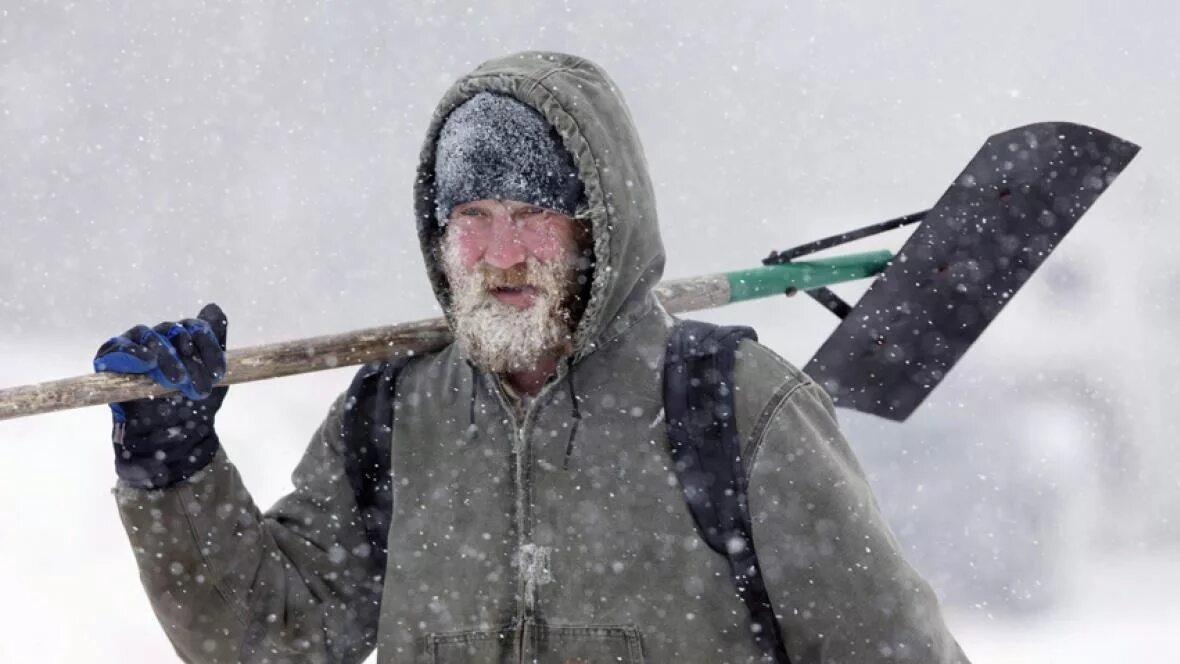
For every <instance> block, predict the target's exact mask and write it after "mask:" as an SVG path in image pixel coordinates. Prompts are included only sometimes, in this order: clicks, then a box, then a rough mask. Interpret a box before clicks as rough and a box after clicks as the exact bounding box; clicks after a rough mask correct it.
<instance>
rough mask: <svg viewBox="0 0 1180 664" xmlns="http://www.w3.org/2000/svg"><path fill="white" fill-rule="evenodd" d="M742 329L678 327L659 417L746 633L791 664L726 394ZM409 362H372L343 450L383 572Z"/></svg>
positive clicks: (361, 380) (352, 400)
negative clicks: (396, 399) (399, 387)
mask: <svg viewBox="0 0 1180 664" xmlns="http://www.w3.org/2000/svg"><path fill="white" fill-rule="evenodd" d="M757 338H758V336H757V335H756V334H755V333H754V330H752V329H750V328H748V327H720V326H716V325H712V324H709V323H702V322H699V321H688V320H677V321H676V325H675V326H674V327H673V328H672V333H671V334H670V335H669V337H668V343H667V349H666V353H665V358H664V380H663V388H664V419H665V422H666V426H667V436H668V442H669V447H670V448H671V450H670V451H671V455H672V465H673V467H674V468H675V471H676V476H677V478H678V479H679V481H680V486H681V490H682V491H683V493H684V498H685V501H686V502H687V503H688V508H689V510H690V511H691V513H692V517H693V521H694V522H695V523H696V526H697V530H698V531H699V532H700V534H701V538H702V539H704V541H705V543H706V544H708V546H709V548H711V549H713V550H714V551H716V552H717V553H718V554H720V555H722V556H724V557H725V558H726V560H727V561H729V567H730V571H731V574H732V577H733V582H734V586H735V588H736V590H737V595H738V597H740V598H741V600H742V602H743V603H744V604H745V605H746V608H747V610H748V611H749V612H750V632H751V635H752V636H753V639H754V643H755V644H756V645H757V646H758V648H759V650H760V651H761V652H762V653H763V654H764V656H765V658H766V660H767V661H770V662H774V663H775V664H789V659H788V658H787V653H786V647H785V642H784V640H783V634H782V629H781V626H780V625H779V622H778V619H777V618H776V617H775V614H774V607H773V605H772V604H771V601H770V595H769V593H768V592H767V590H766V584H765V583H764V582H763V580H762V571H761V568H760V567H759V565H758V557H757V555H756V553H755V551H754V540H753V537H752V535H751V523H750V512H749V507H748V503H747V499H746V474H745V470H744V468H743V465H742V458H741V443H740V440H739V438H738V432H737V426H736V422H735V421H734V401H733V392H732V391H731V386H732V384H733V372H734V365H735V360H736V351H737V345H738V342H740V341H741V340H742V339H751V340H757ZM408 361H409V358H397V359H395V360H389V361H383V362H370V363H369V364H366V365H365V366H364V367H362V368H361V370H360V371H359V372H358V373H357V375H356V377H355V378H354V379H353V382H352V385H351V386H350V387H349V389H348V394H347V396H346V399H345V411H344V413H342V414H341V443H342V448H343V451H344V453H345V458H344V465H345V471H346V473H345V474H346V475H347V477H348V481H349V483H350V484H351V486H352V488H353V492H354V494H355V496H356V501H357V507H358V509H359V510H360V514H361V518H362V520H363V522H364V526H365V532H366V535H367V537H368V541H369V546H370V550H371V551H372V555H373V557H374V562H375V563H377V564H378V565H379V569H384V568H385V565H386V563H387V560H388V555H389V552H388V550H387V548H386V540H387V538H388V535H389V526H390V523H389V521H390V518H391V515H392V514H393V491H392V481H393V476H392V472H391V470H392V467H391V463H392V458H391V455H390V453H391V449H390V445H391V442H392V441H391V439H390V435H389V434H390V432H391V431H392V425H393V396H394V385H395V383H396V381H397V375H398V372H400V371H401V369H402V367H404V366H405V365H406V363H407V362H408Z"/></svg>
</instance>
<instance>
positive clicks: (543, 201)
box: [434, 92, 582, 224]
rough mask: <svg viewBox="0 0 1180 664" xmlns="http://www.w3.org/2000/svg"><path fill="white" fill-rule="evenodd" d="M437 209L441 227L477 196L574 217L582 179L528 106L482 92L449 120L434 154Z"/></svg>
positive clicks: (550, 129) (542, 120)
mask: <svg viewBox="0 0 1180 664" xmlns="http://www.w3.org/2000/svg"><path fill="white" fill-rule="evenodd" d="M434 184H435V196H436V198H435V205H436V214H437V219H438V222H439V224H445V223H446V222H447V219H448V218H449V217H450V215H451V210H452V209H454V207H455V206H456V205H461V204H463V203H467V202H470V201H474V200H479V199H481V198H496V199H505V200H514V201H520V202H522V203H530V204H532V205H536V206H538V207H543V208H549V209H553V210H559V211H561V212H564V213H565V214H568V215H573V214H574V211H575V210H576V209H577V206H578V202H579V201H580V200H581V198H582V181H581V180H580V179H578V169H577V166H575V165H574V160H573V157H572V156H571V155H570V153H569V151H567V150H566V149H565V146H563V145H562V144H561V138H560V137H559V136H558V135H557V132H556V131H554V129H553V127H552V126H550V125H549V123H548V122H546V120H545V118H543V117H541V114H540V113H538V112H537V111H535V110H533V109H532V108H531V107H529V106H527V105H525V104H523V103H521V102H519V101H517V100H516V99H514V98H512V97H507V96H504V95H500V94H494V93H491V92H481V93H479V94H477V95H475V96H474V97H472V98H471V99H468V100H467V101H466V102H464V103H463V104H461V105H459V107H458V108H456V109H455V110H454V111H452V112H451V114H450V115H449V116H447V119H446V121H445V122H444V123H443V126H442V130H441V131H440V132H439V136H438V143H437V145H436V146H435V153H434Z"/></svg>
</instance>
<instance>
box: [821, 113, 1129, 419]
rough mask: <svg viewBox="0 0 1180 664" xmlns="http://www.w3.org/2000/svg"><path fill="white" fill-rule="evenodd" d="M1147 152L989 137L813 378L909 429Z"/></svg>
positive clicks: (1078, 129)
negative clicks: (964, 359) (1090, 212)
mask: <svg viewBox="0 0 1180 664" xmlns="http://www.w3.org/2000/svg"><path fill="white" fill-rule="evenodd" d="M1138 151H1139V147H1138V146H1136V145H1134V144H1133V143H1130V142H1127V141H1124V140H1123V139H1121V138H1118V137H1117V136H1112V135H1110V134H1107V133H1105V132H1102V131H1099V130H1097V129H1093V128H1091V127H1086V126H1084V125H1078V124H1071V123H1067V122H1042V123H1038V124H1031V125H1028V126H1025V127H1019V128H1017V129H1012V130H1010V131H1006V132H1004V133H1001V134H996V135H995V136H992V137H991V138H989V139H988V140H987V142H986V143H985V144H984V146H983V148H981V149H980V150H979V152H978V153H977V154H976V155H975V157H974V158H973V159H972V160H971V162H970V163H969V164H968V165H967V168H965V169H964V170H963V173H962V174H961V175H959V177H958V178H957V179H956V180H955V182H954V184H952V185H951V186H950V188H949V189H947V191H946V193H945V194H943V195H942V198H940V199H939V200H938V203H937V204H935V206H934V207H933V208H932V209H931V210H930V211H929V212H928V213H927V214H926V217H925V219H924V220H923V222H922V224H921V225H920V226H919V227H918V228H917V230H915V231H914V234H913V235H912V236H910V238H909V240H907V241H906V243H905V246H903V247H902V248H901V250H900V251H899V252H898V253H897V255H896V256H895V257H894V260H893V262H892V263H891V264H890V266H889V267H888V268H886V270H885V271H884V272H882V273H881V274H880V275H879V276H878V277H877V279H876V280H875V281H874V282H873V284H872V285H871V286H870V287H869V290H868V292H866V293H865V294H864V296H863V297H862V298H861V299H860V301H859V302H857V303H856V305H855V306H854V307H853V308H852V310H851V311H850V312H849V313H848V315H847V316H845V318H844V319H843V321H842V322H841V323H840V325H839V326H838V327H837V328H836V330H835V332H833V333H832V335H831V336H830V337H828V339H827V341H825V342H824V344H823V346H822V347H821V348H820V349H819V351H817V352H816V354H815V356H814V357H812V358H811V360H810V361H809V362H808V363H807V365H806V368H805V371H806V372H807V373H808V374H809V375H811V377H812V378H814V379H815V380H816V381H817V382H818V383H819V384H821V385H823V387H824V388H825V389H826V390H827V391H828V393H829V394H830V395H831V396H832V399H833V400H834V401H835V403H836V405H837V406H841V407H844V408H852V409H855V410H859V411H862V412H865V413H871V414H874V415H879V416H881V417H885V418H888V419H891V420H897V421H902V420H905V419H906V418H907V417H909V415H910V414H911V413H913V412H914V410H915V409H916V408H917V407H918V405H919V404H921V403H922V401H923V400H924V399H925V398H926V396H927V395H928V394H930V392H931V390H933V389H934V388H935V386H937V385H938V383H939V382H940V381H941V380H942V379H943V378H944V377H946V374H947V372H948V371H950V370H951V368H952V367H954V365H955V363H956V362H958V361H959V358H960V357H962V356H963V353H965V352H966V351H967V349H968V348H969V347H970V346H971V344H972V343H974V342H975V340H976V339H978V338H979V335H980V334H982V333H983V330H984V329H985V328H986V327H987V326H988V324H989V323H991V321H992V320H993V319H994V318H995V317H996V316H997V315H998V314H999V313H1000V310H1001V309H1003V308H1004V305H1006V304H1007V303H1008V302H1010V301H1011V300H1012V297H1013V296H1014V295H1015V294H1016V292H1017V291H1018V290H1020V287H1021V286H1023V285H1024V283H1025V282H1026V281H1028V279H1029V277H1031V276H1032V274H1033V272H1035V271H1036V269H1037V268H1038V267H1040V265H1041V263H1042V262H1044V260H1045V259H1046V258H1047V257H1048V256H1049V254H1050V253H1051V252H1052V251H1053V249H1055V248H1056V247H1057V245H1058V243H1060V242H1061V239H1062V238H1063V237H1065V234H1066V233H1068V232H1069V231H1070V229H1072V228H1073V226H1074V224H1075V223H1077V221H1078V219H1079V218H1081V216H1082V215H1083V214H1085V212H1086V210H1088V209H1090V206H1091V205H1093V204H1094V201H1095V200H1096V199H1097V198H1098V197H1099V196H1100V195H1102V192H1104V191H1106V188H1107V187H1109V186H1110V183H1111V182H1112V181H1113V180H1114V178H1115V177H1116V176H1117V175H1118V174H1119V173H1120V172H1122V170H1123V169H1124V168H1125V167H1126V166H1127V164H1128V163H1129V162H1130V161H1131V159H1132V158H1133V157H1134V156H1135V154H1136V153H1137V152H1138Z"/></svg>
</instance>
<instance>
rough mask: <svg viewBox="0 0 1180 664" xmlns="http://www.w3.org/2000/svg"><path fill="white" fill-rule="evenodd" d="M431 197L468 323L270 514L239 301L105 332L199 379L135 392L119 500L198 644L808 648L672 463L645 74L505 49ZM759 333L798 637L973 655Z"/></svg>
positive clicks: (439, 169)
mask: <svg viewBox="0 0 1180 664" xmlns="http://www.w3.org/2000/svg"><path fill="white" fill-rule="evenodd" d="M415 200H416V216H417V225H418V236H419V240H420V244H421V246H422V250H423V255H424V257H425V259H426V264H427V270H428V276H429V278H430V280H431V283H432V285H433V288H434V291H435V294H436V295H437V297H438V300H439V302H440V304H441V305H442V307H443V310H444V312H445V313H446V316H447V319H448V321H449V323H450V325H451V328H452V330H453V332H454V337H455V343H453V344H451V345H450V346H448V347H446V348H444V349H443V350H441V351H439V352H436V353H430V354H427V355H423V356H419V357H414V358H409V359H407V358H401V359H396V360H390V361H388V362H384V363H377V364H374V365H371V366H367V367H365V368H364V369H362V370H361V372H360V373H358V375H357V377H356V379H355V380H354V382H353V384H352V386H351V387H350V388H349V389H348V390H346V391H345V392H344V393H343V394H341V395H340V396H339V397H338V398H337V399H336V401H335V402H334V403H333V405H332V406H331V408H330V410H329V412H328V415H327V417H326V419H325V420H324V422H323V424H322V425H321V426H320V428H319V429H318V431H316V433H315V435H314V436H313V437H312V440H311V443H310V445H309V446H308V449H307V452H306V455H305V457H304V459H303V460H302V462H301V463H300V464H299V466H298V468H297V469H296V470H295V473H294V475H293V483H294V491H293V492H292V493H291V494H289V495H288V496H286V497H284V498H283V499H281V500H280V501H279V502H278V504H276V505H275V506H274V507H272V508H271V509H270V510H268V511H267V512H265V513H263V512H261V511H260V510H259V509H258V508H257V507H256V506H255V505H254V503H253V501H252V500H251V498H250V494H249V492H248V491H247V490H246V487H245V486H244V484H243V483H242V480H241V478H240V476H239V475H238V473H237V471H236V469H235V468H234V466H233V464H232V463H231V462H230V461H229V457H228V455H227V454H226V452H225V450H224V449H223V448H222V446H221V443H220V439H219V438H218V436H217V435H216V433H215V432H214V430H213V415H214V414H215V412H216V409H217V407H218V406H219V405H220V403H221V399H223V398H224V396H225V389H226V388H224V387H222V388H215V389H214V388H212V385H213V382H214V381H215V380H216V378H217V377H218V376H219V375H220V372H221V371H223V370H224V359H223V357H222V356H221V355H220V353H219V348H218V346H219V345H220V346H221V348H224V339H225V337H224V332H225V322H224V317H223V315H221V314H220V312H219V310H217V309H216V307H215V306H213V307H207V308H206V310H205V311H204V312H203V314H202V316H201V317H199V318H198V319H188V320H186V321H181V322H180V323H164V324H161V325H158V326H156V328H154V329H149V328H146V327H143V326H140V327H137V328H134V329H133V330H130V331H129V332H128V333H127V334H125V335H123V336H122V337H116V338H115V339H112V340H111V342H108V343H107V344H104V347H103V348H102V349H100V353H99V356H98V357H97V358H96V360H95V364H96V368H98V369H104V370H131V369H130V368H129V367H132V365H134V364H135V362H134V361H133V360H138V359H139V358H147V359H148V360H149V361H147V362H145V363H144V364H143V366H147V365H148V364H150V363H151V361H154V362H156V363H157V364H156V365H152V366H153V367H154V368H153V369H152V371H155V372H156V374H155V375H157V376H158V379H159V380H161V382H162V383H165V384H171V385H174V386H177V387H178V389H181V390H182V391H183V392H185V394H186V395H187V396H188V398H183V397H177V398H172V399H163V400H157V403H154V404H153V403H151V402H127V403H123V404H113V405H112V407H113V408H114V409H115V419H116V428H115V430H116V451H117V463H116V466H117V469H118V472H119V475H120V477H121V480H120V483H119V487H118V489H117V497H118V504H119V510H120V514H121V515H122V518H123V522H124V524H125V525H126V530H127V534H128V536H129V538H130V540H131V543H132V547H133V549H134V551H135V555H136V560H137V562H138V564H139V567H140V571H141V577H142V579H143V582H144V585H145V588H146V589H147V592H148V596H149V598H150V600H151V602H152V606H153V608H154V609H155V611H156V614H157V616H158V617H159V619H160V622H161V624H162V625H163V627H164V629H165V631H166V632H167V634H168V636H169V638H170V639H171V640H172V643H173V644H174V646H175V647H176V650H177V652H178V653H179V654H180V656H181V657H182V658H183V659H185V660H186V661H192V662H237V661H246V662H358V661H361V660H362V659H364V658H365V657H366V656H368V654H369V653H370V652H371V651H372V650H373V648H375V647H376V648H377V649H378V661H380V662H479V663H491V662H496V663H499V662H539V663H546V664H547V663H551V662H552V663H559V662H560V663H568V662H584V663H588V662H593V663H596V664H597V663H605V662H680V661H688V662H710V663H712V662H756V661H774V660H777V661H784V660H785V658H784V657H774V656H771V655H768V654H766V653H765V652H764V651H763V650H761V649H759V648H758V647H757V646H756V645H755V640H754V639H752V638H751V632H752V629H753V628H752V626H751V622H750V616H749V614H748V612H747V607H746V606H743V604H742V601H741V600H739V598H738V596H737V594H736V593H735V590H734V585H733V578H732V577H731V576H730V570H729V568H728V566H727V563H726V560H725V559H724V558H722V557H721V556H718V555H717V554H716V553H715V552H714V551H713V550H711V549H710V548H709V547H707V546H705V545H704V544H703V542H702V540H701V537H700V535H699V534H698V532H697V530H696V527H695V525H694V521H693V517H692V516H691V515H690V512H689V509H688V507H687V506H686V504H685V499H684V496H683V495H682V493H681V488H680V487H679V486H678V482H677V476H676V475H675V473H673V472H672V464H671V461H670V458H669V451H668V440H667V437H666V434H665V429H664V424H663V419H664V416H665V415H664V409H663V397H662V391H661V381H662V368H663V363H664V353H665V343H666V341H667V340H668V338H669V334H670V330H671V328H672V326H673V324H674V320H673V319H672V318H671V317H670V316H669V315H668V314H667V313H666V312H665V311H664V310H663V309H662V308H661V307H660V305H659V303H658V302H657V301H656V299H655V298H654V296H653V295H652V287H653V286H654V285H655V284H656V283H657V281H658V280H659V278H660V275H661V273H662V270H663V264H664V250H663V246H662V243H661V240H660V235H659V229H658V226H657V223H656V209H655V202H654V197H653V194H652V187H651V179H650V177H649V175H648V173H647V167H646V162H645V159H644V156H643V152H642V149H641V147H640V143H639V138H638V136H637V135H636V131H635V127H634V125H633V123H632V121H631V117H630V114H629V112H628V111H627V109H626V106H625V105H624V102H623V100H622V97H621V96H620V94H619V92H618V88H617V86H616V85H615V84H614V83H613V82H612V81H611V80H610V79H609V78H608V77H607V76H606V74H605V73H604V72H603V71H602V70H601V69H600V68H598V67H597V66H595V65H594V64H592V63H590V62H588V61H586V60H584V59H581V58H577V57H573V56H568V55H562V54H556V53H521V54H516V55H512V56H508V57H505V58H501V59H498V60H493V61H491V62H488V63H485V64H483V65H481V66H480V67H479V68H477V69H476V70H475V71H474V72H472V73H471V74H469V75H467V76H465V77H463V78H462V79H460V80H459V81H457V82H456V83H455V84H454V85H453V86H452V87H451V89H450V90H449V91H448V92H447V93H446V94H445V96H444V97H443V99H442V101H441V102H440V103H439V106H438V109H437V111H436V113H435V115H434V119H433V121H432V122H431V124H430V127H429V129H428V131H427V137H426V141H425V145H424V149H423V151H422V158H421V166H420V168H419V171H418V179H417V182H416V184H415ZM738 351H739V352H738V353H737V359H736V365H735V367H734V375H733V379H732V383H733V396H734V420H735V421H736V425H737V432H738V434H739V436H740V441H741V452H742V457H743V459H744V462H745V469H746V470H745V472H746V475H747V482H748V497H749V503H750V504H749V510H750V514H751V517H752V521H753V538H754V540H755V541H756V544H757V551H758V558H759V559H760V560H761V569H762V572H763V575H764V577H765V579H764V580H765V585H766V587H767V591H768V594H769V599H770V601H771V603H772V604H773V608H774V611H775V615H776V617H777V621H778V623H779V624H780V626H781V632H782V642H783V643H782V648H783V650H784V654H785V655H789V658H790V661H792V662H797V663H799V662H841V663H848V662H879V661H904V662H960V661H965V658H964V657H963V654H962V652H961V651H960V649H959V647H958V645H957V644H956V643H955V641H954V639H953V638H952V637H951V636H950V634H949V633H948V632H947V630H946V627H945V625H944V623H943V620H942V617H941V615H940V613H939V609H938V605H937V602H936V601H935V598H934V595H933V593H932V592H931V590H930V588H929V586H928V585H927V584H926V583H925V582H924V581H923V580H922V579H921V578H920V577H919V576H918V574H917V573H916V572H915V571H914V570H913V569H912V568H911V567H910V566H909V565H908V564H907V563H906V562H905V561H904V559H903V558H902V556H901V555H900V553H899V551H898V544H897V541H896V540H895V538H894V537H893V535H892V534H891V533H890V532H889V530H888V528H887V526H886V525H885V523H884V521H883V519H882V517H881V514H880V513H879V510H878V508H877V505H876V502H875V500H874V498H873V496H872V493H871V491H870V489H869V487H868V485H867V483H866V481H865V478H864V475H863V473H862V472H861V470H860V468H859V466H858V465H857V463H856V460H855V458H854V457H853V455H852V452H851V451H850V450H849V448H848V446H847V443H846V442H845V440H844V439H843V437H842V436H841V434H840V431H839V428H838V426H837V423H836V420H835V417H834V413H833V409H832V404H831V401H830V400H829V399H828V397H827V395H826V394H825V393H824V392H823V390H822V389H821V388H820V387H818V386H817V385H816V384H815V383H814V382H813V381H811V380H810V379H809V378H808V377H807V376H806V375H804V374H803V373H801V372H800V371H798V370H797V369H796V368H794V367H793V366H791V365H789V364H788V363H786V362H785V361H783V360H782V359H780V358H778V357H777V356H776V355H774V354H773V353H772V352H770V351H769V350H767V349H766V348H765V347H763V346H761V345H759V344H757V343H756V342H754V341H751V340H745V341H742V342H741V344H740V346H739V347H738ZM127 358H131V359H127ZM121 367H122V368H121ZM210 392H211V393H212V394H211V396H209V395H210ZM753 631H755V632H756V631H757V630H756V629H754V630H753Z"/></svg>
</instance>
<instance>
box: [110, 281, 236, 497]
mask: <svg viewBox="0 0 1180 664" xmlns="http://www.w3.org/2000/svg"><path fill="white" fill-rule="evenodd" d="M227 323H228V321H227V320H226V317H225V313H223V312H222V311H221V308H220V307H218V306H217V305H216V304H209V305H206V306H205V308H204V309H202V310H201V313H199V314H197V317H196V318H186V319H184V320H182V321H180V322H179V323H174V322H165V323H160V324H159V325H156V326H155V327H150V328H149V327H147V326H146V325H136V326H135V327H133V328H131V329H130V330H127V331H126V332H124V333H123V334H121V335H119V336H117V337H111V339H109V340H108V341H107V342H106V343H104V344H103V345H102V346H100V347H99V349H98V352H97V353H96V354H95V357H94V370H95V371H113V372H118V373H135V374H146V375H148V376H151V378H152V379H153V380H155V381H156V382H157V383H159V384H160V385H163V386H164V387H168V388H172V389H175V390H178V391H179V392H180V394H169V395H165V396H162V397H159V398H148V399H136V400H134V401H123V402H119V403H112V404H110V407H111V413H112V415H113V416H114V428H113V432H112V435H111V440H112V442H113V443H114V446H115V471H116V472H117V473H118V475H119V477H120V478H122V479H123V480H125V481H127V482H129V483H130V484H132V485H134V486H138V487H141V488H149V489H159V488H164V487H167V486H171V485H173V484H176V483H177V482H180V481H182V480H185V479H188V478H189V477H191V476H192V475H193V474H194V473H196V472H197V471H198V470H200V469H202V468H204V467H205V466H207V465H208V464H209V462H210V461H212V460H213V457H214V455H215V454H216V453H217V450H218V449H219V448H220V446H221V443H220V441H219V440H218V438H217V433H216V432H215V431H214V429H213V418H214V415H216V414H217V410H218V409H219V408H220V407H221V402H222V401H223V400H224V399H225V395H226V392H227V391H228V390H229V388H228V387H218V388H214V387H213V385H214V384H215V383H216V382H217V381H218V380H220V379H221V378H222V377H224V376H225V371H226V363H225V333H226V327H227Z"/></svg>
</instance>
